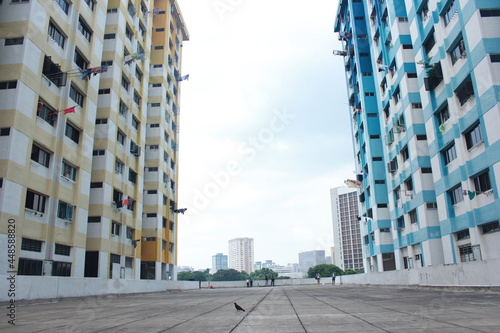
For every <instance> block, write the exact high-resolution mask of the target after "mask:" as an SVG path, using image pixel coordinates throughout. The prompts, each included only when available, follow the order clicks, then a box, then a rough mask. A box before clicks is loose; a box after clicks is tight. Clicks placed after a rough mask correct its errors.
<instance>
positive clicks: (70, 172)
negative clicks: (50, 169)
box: [61, 160, 76, 181]
mask: <svg viewBox="0 0 500 333" xmlns="http://www.w3.org/2000/svg"><path fill="white" fill-rule="evenodd" d="M61 175H62V176H63V177H65V178H67V179H70V180H72V181H75V180H76V168H75V167H74V166H72V165H71V164H69V163H68V162H66V161H65V160H63V162H62V169H61Z"/></svg>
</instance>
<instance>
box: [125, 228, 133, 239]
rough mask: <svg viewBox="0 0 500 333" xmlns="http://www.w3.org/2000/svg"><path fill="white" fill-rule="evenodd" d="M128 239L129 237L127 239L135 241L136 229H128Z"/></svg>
mask: <svg viewBox="0 0 500 333" xmlns="http://www.w3.org/2000/svg"><path fill="white" fill-rule="evenodd" d="M126 237H127V239H133V238H134V229H132V228H130V227H127V234H126Z"/></svg>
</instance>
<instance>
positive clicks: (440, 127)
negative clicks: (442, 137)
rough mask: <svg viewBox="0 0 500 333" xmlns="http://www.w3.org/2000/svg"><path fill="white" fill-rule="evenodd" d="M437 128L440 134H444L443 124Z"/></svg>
mask: <svg viewBox="0 0 500 333" xmlns="http://www.w3.org/2000/svg"><path fill="white" fill-rule="evenodd" d="M438 128H439V130H440V131H441V133H443V132H444V130H445V129H446V128H445V126H444V124H441V125H439V127H438Z"/></svg>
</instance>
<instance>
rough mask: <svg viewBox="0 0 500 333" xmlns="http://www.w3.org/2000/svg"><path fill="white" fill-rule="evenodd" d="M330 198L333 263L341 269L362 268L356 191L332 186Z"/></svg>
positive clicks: (361, 247)
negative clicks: (333, 247) (333, 245)
mask: <svg viewBox="0 0 500 333" xmlns="http://www.w3.org/2000/svg"><path fill="white" fill-rule="evenodd" d="M330 199H331V203H332V220H333V242H334V244H335V252H334V263H336V264H335V265H337V266H338V267H340V268H342V269H343V270H346V269H354V270H356V271H358V270H363V261H364V260H363V246H362V244H361V232H360V223H359V220H358V217H359V210H358V191H357V189H353V188H348V187H336V188H332V189H330Z"/></svg>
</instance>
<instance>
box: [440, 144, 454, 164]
mask: <svg viewBox="0 0 500 333" xmlns="http://www.w3.org/2000/svg"><path fill="white" fill-rule="evenodd" d="M456 158H457V150H456V148H455V143H453V144H452V145H451V146H450V147H448V148H446V149H444V151H443V159H444V164H445V165H448V164H449V163H450V162H451V161H453V160H454V159H456Z"/></svg>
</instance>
